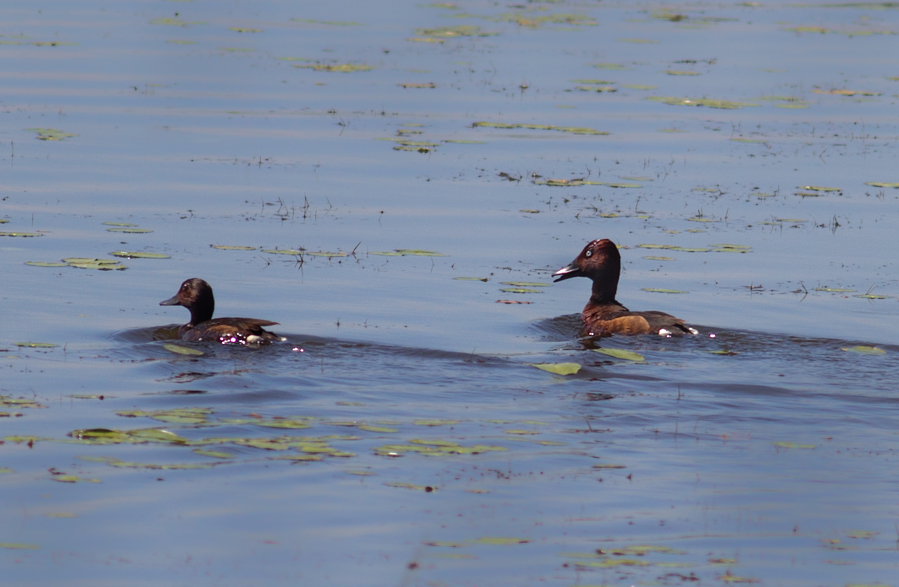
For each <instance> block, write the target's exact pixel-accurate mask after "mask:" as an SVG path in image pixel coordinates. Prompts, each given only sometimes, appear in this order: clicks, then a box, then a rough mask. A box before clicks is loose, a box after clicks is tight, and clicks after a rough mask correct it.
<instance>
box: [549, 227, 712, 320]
mask: <svg viewBox="0 0 899 587" xmlns="http://www.w3.org/2000/svg"><path fill="white" fill-rule="evenodd" d="M620 274H621V255H620V254H619V253H618V247H616V246H615V243H613V242H612V241H610V240H609V239H606V238H604V239H601V240H595V241H592V242H590V243H589V244H588V245H587V246H586V247H584V250H583V251H581V254H580V255H578V256H577V258H576V259H575V260H574V261H572V262H571V264H570V265H567V266H565V267H562V268H561V269H559V270H558V271H556V272H555V273H553V277H555V278H556V279H555V281H562V280H563V279H569V278H571V277H587V278H589V279H591V280H593V293H592V294H591V295H590V301H589V302H587V305H586V306H585V307H584V311H583V313H582V314H581V319H582V320H583V321H584V332H585V333H586V334H587V335H588V336H608V335H611V334H658V335H661V336H672V335H678V334H697V333H698V332H697V330H696V329H695V328H690V327H689V326H687V325H686V324H684V321H683V320H681V319H680V318H675V317H674V316H672V315H670V314H666V313H664V312H655V311H651V312H631V311H630V310H628V309H627V308H625V307H624V306H622V305H621V303H620V302H619V301H618V300H616V299H615V294H617V293H618V277H619V276H620Z"/></svg>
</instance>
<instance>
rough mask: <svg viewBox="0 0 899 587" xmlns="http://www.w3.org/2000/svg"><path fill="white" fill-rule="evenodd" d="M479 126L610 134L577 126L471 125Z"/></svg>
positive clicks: (583, 133)
mask: <svg viewBox="0 0 899 587" xmlns="http://www.w3.org/2000/svg"><path fill="white" fill-rule="evenodd" d="M479 126H483V127H489V128H501V129H512V128H526V129H530V130H555V131H559V132H569V133H572V134H576V135H608V134H610V133H608V132H606V131H601V130H596V129H592V128H583V127H576V126H552V125H549V124H511V123H505V122H475V123H473V124H472V125H471V127H472V128H477V127H479Z"/></svg>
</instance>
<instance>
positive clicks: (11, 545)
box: [0, 542, 40, 550]
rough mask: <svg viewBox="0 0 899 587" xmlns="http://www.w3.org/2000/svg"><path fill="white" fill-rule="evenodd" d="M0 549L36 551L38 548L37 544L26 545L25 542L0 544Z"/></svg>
mask: <svg viewBox="0 0 899 587" xmlns="http://www.w3.org/2000/svg"><path fill="white" fill-rule="evenodd" d="M0 548H6V549H9V550H37V549H39V548H40V546H38V545H37V544H28V543H25V542H0Z"/></svg>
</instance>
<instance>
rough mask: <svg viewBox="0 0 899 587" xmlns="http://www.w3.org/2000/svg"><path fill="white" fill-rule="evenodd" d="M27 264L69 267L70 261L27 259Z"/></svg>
mask: <svg viewBox="0 0 899 587" xmlns="http://www.w3.org/2000/svg"><path fill="white" fill-rule="evenodd" d="M25 264H26V265H31V266H32V267H68V266H69V264H68V263H53V262H49V261H26V262H25Z"/></svg>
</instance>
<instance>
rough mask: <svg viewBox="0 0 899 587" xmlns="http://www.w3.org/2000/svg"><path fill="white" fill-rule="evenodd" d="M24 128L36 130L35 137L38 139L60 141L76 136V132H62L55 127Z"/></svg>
mask: <svg viewBox="0 0 899 587" xmlns="http://www.w3.org/2000/svg"><path fill="white" fill-rule="evenodd" d="M25 130H27V131H32V132H36V133H37V137H35V138H37V139H38V140H39V141H62V140H65V139H68V138H71V137H77V136H78V135H76V134H72V133H70V132H63V131H61V130H57V129H55V128H26V129H25Z"/></svg>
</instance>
